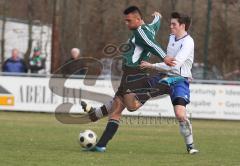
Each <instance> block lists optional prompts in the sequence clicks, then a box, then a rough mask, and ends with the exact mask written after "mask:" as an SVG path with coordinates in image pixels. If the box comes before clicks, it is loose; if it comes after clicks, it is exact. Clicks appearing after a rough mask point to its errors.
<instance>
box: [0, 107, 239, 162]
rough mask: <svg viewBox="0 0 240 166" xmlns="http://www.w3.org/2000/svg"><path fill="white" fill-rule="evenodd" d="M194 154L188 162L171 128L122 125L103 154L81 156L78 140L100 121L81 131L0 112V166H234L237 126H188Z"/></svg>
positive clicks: (50, 119) (39, 117)
mask: <svg viewBox="0 0 240 166" xmlns="http://www.w3.org/2000/svg"><path fill="white" fill-rule="evenodd" d="M192 122H193V129H194V136H195V143H196V145H197V148H198V149H199V150H200V153H199V154H197V155H193V156H190V155H188V154H187V153H186V151H185V145H184V144H183V138H182V137H181V136H180V134H179V131H178V125H177V124H176V123H171V122H170V123H166V122H163V123H161V124H152V125H140V124H134V125H129V124H125V123H124V121H123V124H122V125H121V126H120V129H119V131H118V133H117V135H116V136H115V138H114V139H113V140H112V141H111V142H110V144H109V146H108V148H107V152H105V153H94V152H82V151H81V148H80V146H79V144H78V142H77V138H78V134H79V132H80V131H83V130H85V129H91V130H93V131H95V132H96V133H97V134H98V136H100V135H101V133H102V131H103V129H104V128H105V124H106V119H105V120H102V121H99V122H98V123H90V124H86V125H67V124H61V123H60V122H58V121H57V120H56V119H55V116H54V115H53V114H39V113H16V112H15V113H12V112H0V165H1V166H79V165H82V166H87V165H96V166H101V165H104V166H107V165H109V166H115V165H121V166H127V165H133V166H135V165H137V166H141V165H143V166H148V165H151V166H155V165H156V166H158V165H164V166H165V165H169V166H174V165H181V166H192V165H199V166H203V165H204V166H207V165H209V166H214V165H216V166H219V165H222V166H223V165H226V166H230V165H231V166H233V165H236V166H237V165H240V157H239V156H240V122H239V121H207V120H206V121H205V120H193V121H192Z"/></svg>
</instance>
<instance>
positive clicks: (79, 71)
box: [62, 48, 86, 75]
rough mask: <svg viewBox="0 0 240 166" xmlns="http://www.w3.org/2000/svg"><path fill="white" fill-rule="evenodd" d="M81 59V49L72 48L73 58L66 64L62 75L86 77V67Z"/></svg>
mask: <svg viewBox="0 0 240 166" xmlns="http://www.w3.org/2000/svg"><path fill="white" fill-rule="evenodd" d="M80 57H81V55H80V49H78V48H72V49H71V57H70V59H68V60H67V61H66V62H65V63H64V65H63V66H64V67H63V69H62V73H63V74H67V75H71V74H74V75H84V74H85V72H86V70H85V69H84V65H83V63H82V62H81V60H80Z"/></svg>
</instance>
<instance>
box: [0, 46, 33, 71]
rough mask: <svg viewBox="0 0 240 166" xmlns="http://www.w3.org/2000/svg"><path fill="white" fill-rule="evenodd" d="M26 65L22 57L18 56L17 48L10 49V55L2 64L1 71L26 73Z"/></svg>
mask: <svg viewBox="0 0 240 166" xmlns="http://www.w3.org/2000/svg"><path fill="white" fill-rule="evenodd" d="M27 71H28V69H27V65H26V63H25V62H24V60H23V59H22V58H20V57H19V51H18V49H16V48H14V49H13V50H12V56H11V57H10V58H8V59H7V60H6V61H5V62H4V64H3V72H11V73H27Z"/></svg>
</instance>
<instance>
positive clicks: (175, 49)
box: [153, 34, 194, 78]
mask: <svg viewBox="0 0 240 166" xmlns="http://www.w3.org/2000/svg"><path fill="white" fill-rule="evenodd" d="M167 55H169V56H173V57H175V59H176V66H174V67H169V66H167V65H166V64H165V63H156V64H153V66H154V68H156V69H158V70H164V71H166V72H167V74H169V75H181V76H183V77H188V78H192V73H191V69H192V64H193V59H194V41H193V39H192V37H191V36H190V35H189V34H186V35H185V36H184V37H182V38H180V39H176V36H175V35H170V36H169V42H168V47H167Z"/></svg>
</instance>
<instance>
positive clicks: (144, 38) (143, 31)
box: [123, 16, 166, 68]
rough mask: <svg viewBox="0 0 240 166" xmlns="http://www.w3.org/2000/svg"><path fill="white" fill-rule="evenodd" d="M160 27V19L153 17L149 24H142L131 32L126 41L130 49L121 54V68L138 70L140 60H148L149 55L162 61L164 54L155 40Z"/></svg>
mask: <svg viewBox="0 0 240 166" xmlns="http://www.w3.org/2000/svg"><path fill="white" fill-rule="evenodd" d="M159 27H160V17H159V16H155V18H154V20H153V21H152V23H151V24H144V25H141V26H140V27H138V28H137V29H136V30H133V35H132V36H131V37H130V39H129V40H128V44H129V45H130V49H129V50H128V51H127V52H125V53H124V54H123V67H124V66H126V67H132V68H138V66H139V64H140V63H141V61H142V60H147V59H149V56H150V53H151V54H153V55H156V56H158V57H160V58H161V59H163V58H164V57H165V56H166V53H165V52H164V51H163V50H162V48H161V47H160V45H159V44H158V43H157V42H156V40H155V35H156V32H157V31H158V30H159Z"/></svg>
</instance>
